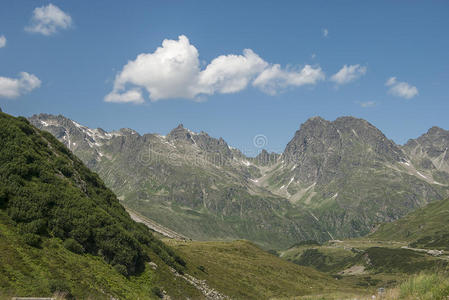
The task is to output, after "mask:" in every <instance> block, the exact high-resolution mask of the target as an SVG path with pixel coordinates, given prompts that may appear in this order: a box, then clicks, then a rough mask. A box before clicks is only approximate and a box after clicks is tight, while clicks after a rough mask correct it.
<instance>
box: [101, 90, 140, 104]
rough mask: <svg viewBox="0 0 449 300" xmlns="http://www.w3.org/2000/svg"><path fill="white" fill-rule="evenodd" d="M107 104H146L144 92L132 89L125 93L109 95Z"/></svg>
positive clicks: (105, 99)
mask: <svg viewBox="0 0 449 300" xmlns="http://www.w3.org/2000/svg"><path fill="white" fill-rule="evenodd" d="M104 101H106V102H116V103H136V104H140V103H143V102H144V99H143V96H142V91H141V90H140V89H132V90H129V91H126V92H123V93H121V94H120V93H116V92H112V93H109V94H108V95H107V96H106V97H105V98H104Z"/></svg>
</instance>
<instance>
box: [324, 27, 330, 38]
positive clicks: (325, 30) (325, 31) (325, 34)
mask: <svg viewBox="0 0 449 300" xmlns="http://www.w3.org/2000/svg"><path fill="white" fill-rule="evenodd" d="M328 35H329V30H327V28H324V29H323V36H324V37H327V36H328Z"/></svg>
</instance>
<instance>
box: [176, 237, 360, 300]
mask: <svg viewBox="0 0 449 300" xmlns="http://www.w3.org/2000/svg"><path fill="white" fill-rule="evenodd" d="M168 243H169V245H171V246H173V247H174V248H175V249H177V251H179V253H181V254H182V256H183V257H185V258H186V260H187V261H188V262H189V263H192V264H195V265H197V266H201V268H198V269H197V270H196V271H195V272H194V276H195V277H197V278H200V279H205V280H206V281H207V282H208V283H209V284H210V285H211V286H214V287H216V288H217V289H219V290H220V291H224V292H225V293H226V295H228V296H230V297H231V298H233V299H267V298H273V297H275V298H289V297H293V296H300V295H310V294H314V293H323V294H332V293H336V292H337V291H344V290H345V289H347V290H351V291H354V290H357V288H354V287H348V288H345V287H342V286H339V285H338V283H337V282H336V280H335V279H333V278H332V277H330V276H326V275H323V274H322V273H320V272H317V271H315V270H313V269H311V268H308V267H301V266H298V265H295V264H292V263H290V262H287V261H285V260H282V259H280V258H278V257H276V256H274V255H271V254H270V253H267V252H265V251H263V250H262V249H260V248H259V247H257V246H256V245H254V244H252V243H250V242H246V241H234V242H178V241H173V240H171V241H168Z"/></svg>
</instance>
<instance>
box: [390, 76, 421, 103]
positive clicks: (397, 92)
mask: <svg viewBox="0 0 449 300" xmlns="http://www.w3.org/2000/svg"><path fill="white" fill-rule="evenodd" d="M385 85H386V86H389V87H390V89H389V90H388V92H389V93H390V94H392V95H393V96H396V97H401V98H405V99H411V98H413V97H415V96H416V95H418V93H419V92H418V89H417V88H416V86H413V85H410V84H408V83H407V82H400V81H398V80H397V78H396V77H390V78H389V79H388V80H387V82H385Z"/></svg>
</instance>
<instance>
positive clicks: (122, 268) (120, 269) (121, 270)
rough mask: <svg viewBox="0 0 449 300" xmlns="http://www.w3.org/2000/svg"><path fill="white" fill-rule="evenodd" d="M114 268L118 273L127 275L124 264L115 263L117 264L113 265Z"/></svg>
mask: <svg viewBox="0 0 449 300" xmlns="http://www.w3.org/2000/svg"><path fill="white" fill-rule="evenodd" d="M114 269H115V270H116V271H117V272H118V273H120V274H122V275H123V276H128V270H127V269H126V267H125V266H124V265H121V264H117V265H115V266H114Z"/></svg>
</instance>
